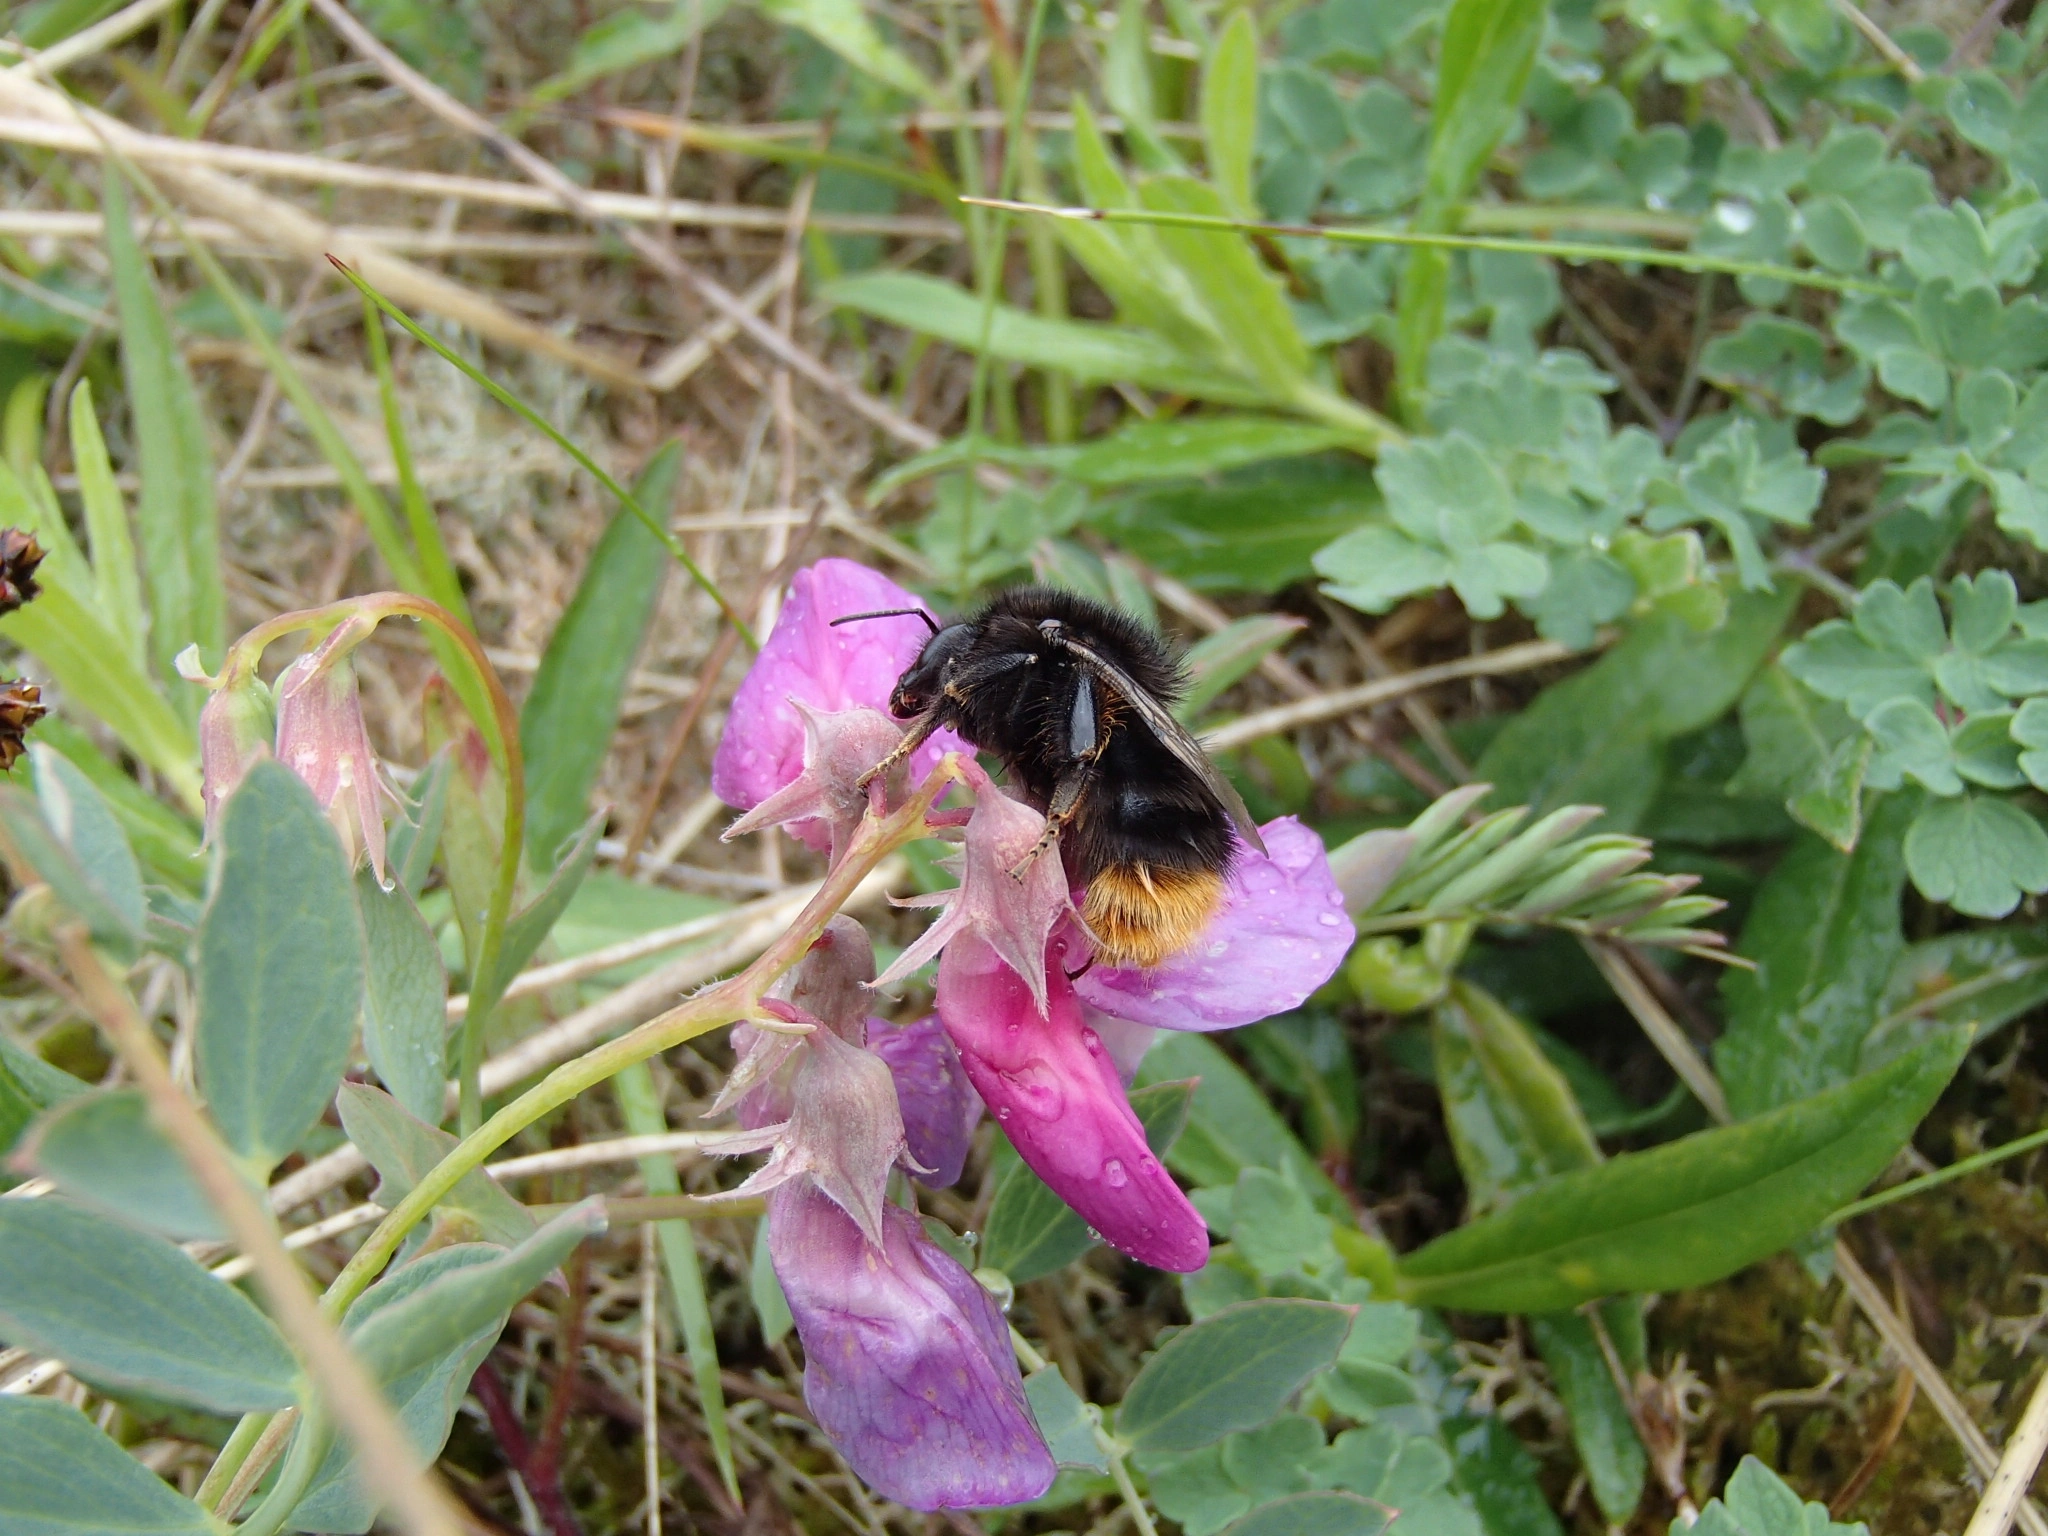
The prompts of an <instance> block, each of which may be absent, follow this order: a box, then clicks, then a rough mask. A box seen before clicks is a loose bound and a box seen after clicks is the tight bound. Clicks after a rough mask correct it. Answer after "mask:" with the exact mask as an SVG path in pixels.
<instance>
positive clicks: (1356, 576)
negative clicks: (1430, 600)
mask: <svg viewBox="0 0 2048 1536" xmlns="http://www.w3.org/2000/svg"><path fill="white" fill-rule="evenodd" d="M1315 568H1316V570H1317V572H1318V573H1319V574H1321V575H1322V576H1325V577H1327V578H1328V579H1329V585H1328V586H1327V587H1326V588H1324V590H1325V591H1327V592H1328V593H1329V594H1330V596H1332V597H1334V598H1336V599H1337V601H1339V602H1340V603H1348V604H1350V605H1351V606H1352V607H1353V608H1357V609H1360V610H1361V611H1363V612H1365V613H1384V612H1386V611H1387V610H1388V609H1389V608H1391V607H1393V606H1394V604H1395V603H1397V602H1399V601H1400V600H1401V599H1402V598H1404V597H1406V596H1408V595H1409V594H1410V593H1411V592H1427V591H1431V590H1433V589H1435V588H1437V587H1440V586H1442V585H1444V583H1445V582H1446V581H1447V580H1448V579H1449V577H1450V574H1451V557H1450V556H1449V555H1447V554H1445V553H1444V552H1443V551H1442V550H1440V549H1432V548H1431V547H1430V546H1428V545H1426V544H1419V543H1417V542H1416V541H1415V540H1414V539H1411V538H1409V537H1408V535H1407V534H1405V533H1402V532H1401V531H1400V530H1399V529H1396V528H1389V527H1387V526H1386V525H1385V524H1384V523H1367V524H1366V525H1365V526H1364V527H1363V528H1354V529H1352V530H1351V532H1349V533H1347V534H1345V535H1344V536H1343V537H1342V538H1340V539H1337V540H1335V541H1333V542H1332V543H1329V544H1326V545H1324V546H1323V547H1322V548H1321V549H1320V550H1318V551H1316V557H1315Z"/></svg>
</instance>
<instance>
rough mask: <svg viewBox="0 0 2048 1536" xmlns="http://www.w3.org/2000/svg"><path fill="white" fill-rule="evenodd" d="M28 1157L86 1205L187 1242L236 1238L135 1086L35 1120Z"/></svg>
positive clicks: (68, 1102) (77, 1101)
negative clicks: (230, 1232)
mask: <svg viewBox="0 0 2048 1536" xmlns="http://www.w3.org/2000/svg"><path fill="white" fill-rule="evenodd" d="M22 1156H23V1158H24V1160H25V1161H26V1162H27V1163H28V1164H29V1165H30V1166H32V1167H33V1168H34V1169H35V1170H36V1172H37V1173H40V1174H41V1175H42V1176H43V1177H44V1178H46V1179H48V1180H50V1181H51V1182H52V1183H53V1184H55V1185H56V1186H57V1187H58V1188H59V1189H61V1190H63V1191H64V1193H66V1194H67V1195H70V1196H71V1197H72V1198H73V1199H75V1200H77V1201H78V1202H79V1203H80V1204H82V1205H89V1206H91V1207H93V1208H94V1209H95V1210H98V1211H100V1212H103V1213H104V1214H106V1215H109V1216H113V1217H116V1218H118V1219H120V1220H122V1221H125V1222H127V1223H129V1224H130V1225H131V1226H137V1227H141V1228H143V1229H144V1230H146V1231H150V1232H156V1233H160V1234H161V1235H163V1236H165V1237H170V1238H176V1239H180V1240H184V1239H190V1238H198V1239H203V1240H206V1241H209V1242H223V1241H225V1240H226V1239H227V1238H228V1236H229V1233H228V1230H227V1227H226V1226H225V1225H224V1224H223V1223H222V1221H221V1219H220V1217H219V1215H217V1214H216V1213H215V1211H214V1209H213V1206H212V1204H211V1203H210V1202H209V1201H208V1200H207V1198H206V1194H205V1192H204V1191H203V1190H201V1189H200V1187H199V1183H198V1181H197V1180H196V1179H194V1178H193V1177H192V1172H191V1170H190V1168H188V1167H187V1166H186V1163H185V1159H184V1157H183V1156H182V1155H181V1154H180V1153H179V1152H178V1149H177V1148H176V1147H175V1146H173V1145H172V1143H171V1141H170V1140H169V1138H168V1137H166V1136H165V1135H164V1133H163V1132H162V1131H160V1130H158V1129H157V1127H156V1123H155V1122H154V1121H153V1120H152V1119H151V1118H150V1113H149V1105H148V1102H147V1101H146V1100H145V1099H144V1098H143V1097H142V1094H141V1093H140V1091H138V1090H136V1089H133V1088H116V1089H110V1090H108V1091H105V1092H101V1093H92V1094H86V1095H84V1096H82V1097H78V1098H71V1099H67V1100H66V1101H65V1102H63V1103H62V1104H60V1105H58V1106H57V1107H56V1108H55V1109H53V1110H51V1111H50V1112H49V1113H48V1114H46V1115H44V1116H43V1117H42V1119H40V1120H39V1121H37V1122H36V1124H35V1126H34V1128H33V1129H32V1130H31V1131H30V1132H29V1135H28V1140H27V1143H26V1144H25V1145H24V1146H23V1148H22Z"/></svg>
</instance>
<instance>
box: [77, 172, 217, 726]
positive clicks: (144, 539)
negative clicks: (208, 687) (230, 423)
mask: <svg viewBox="0 0 2048 1536" xmlns="http://www.w3.org/2000/svg"><path fill="white" fill-rule="evenodd" d="M104 187H105V192H104V209H103V211H104V212H105V214H106V230H107V260H108V264H109V265H110V266H111V267H112V268H113V274H114V299H115V303H116V306H117V307H118V309H119V312H120V317H121V372H122V376H123V378H124V379H125V380H126V381H127V385H128V400H129V405H130V408H131V409H132V410H133V411H134V413H135V444H136V455H137V461H138V467H139V468H140V470H141V475H142V490H141V494H140V495H139V496H138V498H137V500H136V504H135V522H136V527H137V529H138V531H139V532H140V534H141V546H142V556H143V566H142V574H143V577H144V578H145V580H146V581H147V582H148V584H149V607H150V612H149V642H150V645H149V649H150V654H151V656H153V657H154V658H155V659H156V666H157V674H158V676H160V677H163V678H166V679H169V678H172V677H175V676H177V671H176V668H175V667H174V665H173V663H174V661H175V660H176V657H177V655H178V653H179V652H180V651H182V650H184V649H185V647H186V646H188V645H197V646H198V647H199V649H200V654H201V656H202V657H203V659H204V660H205V661H206V663H207V664H208V665H213V664H215V663H217V662H218V661H219V659H220V654H221V647H222V646H223V645H224V644H225V643H226V638H227V636H226V626H227V602H226V597H225V595H224V593H223V590H222V587H221V574H220V517H219V511H218V509H217V508H216V507H215V505H214V500H213V450H212V446H211V445H210V444H209V442H208V441H207V436H206V417H205V414H204V412H203V411H202V410H201V408H200V405H199V396H198V393H197V391H195V390H194V389H193V387H192V376H191V375H190V374H189V373H188V372H186V370H185V361H184V359H183V357H181V356H180V355H179V353H178V349H177V345H176V343H175V342H173V341H172V339H171V327H170V322H169V321H168V320H167V319H166V318H165V317H164V310H163V303H162V300H161V299H160V298H159V296H158V294H157V289H156V283H155V280H154V278H153V277H152V276H151V274H150V270H149V263H148V261H147V260H146V259H145V257H144V256H143V254H142V249H141V247H140V246H139V245H138V244H137V243H136V240H135V232H134V230H133V229H131V228H130V227H129V223H128V197H127V187H126V182H125V179H124V176H123V174H122V173H121V172H120V171H119V170H118V169H117V168H115V167H113V166H112V165H109V167H108V174H107V176H106V178H105V181H104ZM179 699H180V704H181V706H184V713H185V714H186V716H187V718H189V719H197V718H198V714H199V703H200V700H199V697H198V694H197V691H196V690H190V689H188V690H185V691H183V692H182V693H181V694H180V696H179Z"/></svg>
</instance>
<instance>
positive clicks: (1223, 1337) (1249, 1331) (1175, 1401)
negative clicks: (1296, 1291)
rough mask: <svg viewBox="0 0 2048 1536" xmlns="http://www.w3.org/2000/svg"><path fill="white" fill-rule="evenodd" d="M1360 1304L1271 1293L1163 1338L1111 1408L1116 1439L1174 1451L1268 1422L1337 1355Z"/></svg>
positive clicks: (1144, 1449)
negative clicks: (1266, 1296)
mask: <svg viewBox="0 0 2048 1536" xmlns="http://www.w3.org/2000/svg"><path fill="white" fill-rule="evenodd" d="M1356 1312H1357V1308H1355V1307H1346V1306H1339V1305H1337V1304H1336V1303H1334V1302H1327V1301H1307V1300H1303V1299H1300V1298H1295V1297H1275V1298H1270V1299H1266V1300H1261V1301H1241V1302H1238V1303H1237V1304H1236V1305H1235V1306H1229V1307H1225V1308H1224V1309H1223V1310H1222V1311H1220V1312H1217V1313H1215V1314H1214V1315H1212V1316H1210V1317H1207V1318H1204V1319H1203V1320H1202V1321H1201V1322H1199V1323H1196V1324H1195V1325H1194V1326H1193V1327H1191V1328H1188V1329H1185V1330H1183V1331H1182V1332H1180V1333H1177V1334H1175V1335H1174V1336H1173V1337H1172V1338H1170V1339H1168V1340H1167V1341H1166V1343H1165V1344H1164V1345H1162V1346H1161V1347H1160V1349H1159V1352H1158V1353H1157V1354H1155V1355H1153V1356H1152V1358H1151V1359H1149V1360H1147V1361H1146V1362H1145V1364H1144V1366H1143V1367H1142V1368H1141V1369H1140V1370H1139V1372H1138V1374H1137V1377H1136V1378H1135V1379H1134V1380H1133V1381H1132V1382H1131V1385H1130V1390H1128V1391H1127V1392H1125V1393H1124V1400H1123V1403H1122V1405H1121V1406H1120V1407H1119V1408H1118V1409H1117V1415H1116V1428H1117V1434H1118V1436H1119V1437H1120V1438H1122V1439H1123V1440H1125V1441H1126V1442H1128V1443H1129V1444H1130V1446H1131V1447H1132V1448H1133V1449H1134V1450H1136V1451H1139V1452H1141V1453H1144V1454H1147V1455H1170V1454H1171V1453H1173V1452H1175V1451H1191V1450H1194V1449H1195V1448H1196V1447H1198V1446H1204V1445H1207V1444H1209V1443H1210V1442H1211V1441H1214V1440H1220V1439H1222V1438H1223V1437H1224V1436H1225V1435H1227V1434H1229V1433H1231V1431H1233V1430H1239V1429H1251V1428H1253V1427H1255V1426H1257V1425H1260V1424H1263V1423H1265V1422H1266V1421H1267V1420H1268V1419H1271V1418H1272V1417H1273V1416H1274V1415H1276V1414H1277V1413H1279V1412H1280V1410H1281V1409H1282V1408H1283V1407H1284V1406H1286V1403H1287V1400H1288V1399H1289V1398H1290V1397H1292V1396H1293V1395H1294V1394H1295V1392H1296V1391H1297V1390H1298V1389H1299V1388H1300V1386H1301V1384H1302V1383H1303V1382H1305V1381H1307V1380H1308V1378H1309V1377H1310V1376H1312V1375H1314V1374H1315V1373H1316V1372H1317V1371H1320V1370H1322V1369H1324V1368H1325V1367H1327V1366H1329V1365H1331V1364H1332V1363H1334V1362H1335V1360H1336V1358H1337V1352H1338V1350H1340V1349H1342V1348H1343V1347H1344V1336H1345V1335H1346V1334H1348V1333H1349V1332H1350V1331H1351V1320H1352V1318H1353V1316H1355V1315H1356Z"/></svg>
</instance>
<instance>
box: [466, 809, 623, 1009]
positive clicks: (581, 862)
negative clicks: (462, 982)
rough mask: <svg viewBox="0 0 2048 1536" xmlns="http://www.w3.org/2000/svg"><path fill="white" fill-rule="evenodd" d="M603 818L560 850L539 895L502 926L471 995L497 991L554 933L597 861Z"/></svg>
mask: <svg viewBox="0 0 2048 1536" xmlns="http://www.w3.org/2000/svg"><path fill="white" fill-rule="evenodd" d="M607 814H608V813H606V812H604V811H598V812H596V813H595V814H594V815H592V816H591V818H590V819H589V820H588V821H586V822H584V824H583V827H582V830H581V831H579V832H578V833H577V834H576V840H575V842H573V843H571V844H570V845H569V846H568V847H567V848H564V849H563V850H562V858H561V862H560V863H559V864H558V865H556V866H555V872H554V873H553V874H551V875H550V876H548V883H547V884H546V885H544V886H542V887H541V891H540V894H539V895H538V896H536V897H534V898H533V900H531V901H529V902H528V903H527V904H526V905H525V906H524V907H521V908H520V909H519V910H518V911H517V912H514V913H513V914H512V918H511V920H510V921H509V922H507V923H506V924H505V937H504V939H503V940H502V941H501V942H500V943H499V945H498V957H497V964H496V965H495V966H494V967H493V968H492V971H491V977H490V980H489V982H488V984H480V983H478V982H475V981H472V982H471V992H472V994H474V993H475V992H476V991H478V990H488V991H490V992H493V993H495V992H498V991H501V990H502V989H503V988H504V987H505V986H507V985H508V984H509V983H510V982H511V980H512V978H513V977H514V976H517V975H518V974H519V971H520V969H521V967H523V966H524V965H525V964H526V962H527V961H529V960H531V959H532V958H533V955H534V951H535V950H537V949H539V948H540V947H541V945H542V944H543V943H544V942H545V941H546V939H547V936H548V935H549V934H550V933H552V932H553V931H554V927H555V924H556V922H558V921H559V920H560V918H561V916H562V914H563V913H564V912H565V911H567V910H568V907H569V903H570V901H571V900H572V899H573V898H574V897H575V895H576V889H577V887H578V886H580V885H582V884H583V877H584V876H585V875H587V874H589V873H590V861H591V860H592V859H594V858H596V857H597V840H598V838H599V837H601V836H602V835H603V834H604V824H605V821H606V818H607Z"/></svg>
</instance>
